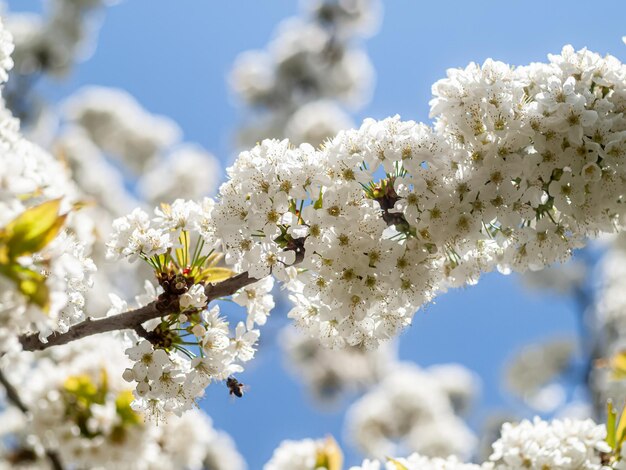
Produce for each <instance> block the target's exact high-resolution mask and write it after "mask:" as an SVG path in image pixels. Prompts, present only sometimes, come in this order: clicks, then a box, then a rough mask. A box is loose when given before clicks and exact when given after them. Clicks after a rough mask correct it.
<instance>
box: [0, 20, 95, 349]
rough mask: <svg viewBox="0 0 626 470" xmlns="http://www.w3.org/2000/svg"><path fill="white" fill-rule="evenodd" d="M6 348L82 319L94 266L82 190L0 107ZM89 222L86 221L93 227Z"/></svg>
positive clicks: (2, 341)
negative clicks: (80, 211) (84, 236)
mask: <svg viewBox="0 0 626 470" xmlns="http://www.w3.org/2000/svg"><path fill="white" fill-rule="evenodd" d="M12 50H13V43H12V39H11V36H10V34H8V32H7V31H6V30H5V29H4V28H3V27H2V26H1V25H0V67H2V69H1V70H2V72H1V73H0V76H1V78H3V79H6V77H7V72H8V70H9V69H10V67H11V66H12V65H13V62H12V60H11V57H10V54H11V52H12ZM0 108H1V109H0V121H1V122H2V125H1V126H0V183H1V184H0V252H1V253H2V254H1V255H0V284H1V285H2V288H1V291H2V292H1V294H0V353H4V352H6V351H8V350H11V349H15V348H17V347H18V345H17V339H16V335H18V334H23V333H28V332H33V331H35V332H39V333H40V336H41V337H42V338H45V337H47V336H49V335H50V334H51V333H52V332H53V331H66V330H67V329H68V328H69V326H70V325H71V324H73V323H76V322H77V321H79V320H81V319H82V318H83V317H84V313H83V307H84V295H85V292H86V290H87V289H88V288H89V286H90V285H91V275H92V273H93V272H94V271H95V265H94V264H93V262H92V260H91V259H90V258H89V256H88V255H89V247H88V246H86V245H85V244H83V243H82V240H80V238H79V237H77V232H78V229H77V227H78V226H79V225H81V224H80V223H78V222H76V217H75V214H72V213H71V212H72V211H73V208H74V205H75V204H76V203H77V202H78V197H79V194H78V192H77V190H76V188H75V186H74V185H73V184H72V182H71V180H70V179H69V175H68V174H67V172H66V171H65V169H64V168H63V166H62V165H61V164H60V163H59V162H58V161H56V160H55V159H54V158H53V157H52V156H51V155H49V154H48V153H46V152H45V151H43V150H42V149H41V148H39V147H38V146H36V145H34V144H32V143H31V142H29V141H27V140H26V139H25V138H24V137H23V136H22V134H21V133H20V126H19V122H18V120H17V119H15V118H13V117H12V116H11V114H10V112H9V111H8V110H7V109H6V108H5V107H4V103H3V104H2V106H0ZM89 226H90V224H89V223H87V224H86V225H85V226H83V227H84V228H85V229H87V230H88V229H89Z"/></svg>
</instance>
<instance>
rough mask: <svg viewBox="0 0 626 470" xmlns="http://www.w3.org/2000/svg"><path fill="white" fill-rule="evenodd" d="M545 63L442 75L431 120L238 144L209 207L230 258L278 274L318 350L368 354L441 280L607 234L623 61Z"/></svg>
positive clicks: (624, 145) (369, 123) (455, 282)
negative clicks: (309, 138) (365, 349)
mask: <svg viewBox="0 0 626 470" xmlns="http://www.w3.org/2000/svg"><path fill="white" fill-rule="evenodd" d="M549 58H550V62H549V63H547V64H542V63H536V64H531V65H530V66H525V67H518V68H512V67H510V66H508V65H506V64H503V63H501V62H496V61H493V60H487V61H486V62H485V63H484V64H483V65H482V66H478V65H476V64H471V65H470V66H468V67H467V68H466V69H462V70H460V69H454V70H450V71H449V72H448V78H446V79H443V80H440V81H439V82H437V83H436V84H435V85H434V86H433V92H434V95H435V98H434V99H433V100H432V102H431V115H432V116H433V117H434V118H435V124H434V126H433V127H429V126H426V125H424V124H418V123H415V122H412V121H408V122H403V121H401V120H400V119H399V118H398V117H394V118H389V119H386V120H383V121H380V122H377V121H374V120H371V119H368V120H366V121H365V122H364V124H363V125H362V126H361V128H360V129H358V130H352V131H345V132H340V133H339V134H338V135H337V137H335V138H334V139H333V140H331V141H330V142H328V143H327V144H325V145H324V147H323V148H321V149H319V150H314V149H313V148H312V147H311V146H309V145H306V144H303V145H301V146H300V147H297V148H293V147H291V146H290V145H289V144H288V142H287V141H282V142H279V141H272V140H267V141H264V142H262V143H261V144H259V145H258V146H257V147H255V148H254V149H252V150H250V151H246V152H242V153H241V154H240V156H239V158H238V159H237V161H236V162H235V164H234V166H233V167H231V168H230V169H229V170H228V174H229V181H227V182H226V183H225V184H224V185H222V187H221V188H220V196H219V203H218V204H217V205H216V207H215V210H214V211H213V218H214V221H215V225H216V236H217V237H218V238H220V239H221V240H222V243H223V247H224V251H225V253H226V255H227V257H226V261H227V262H228V263H230V264H232V265H233V266H234V267H235V270H239V269H241V270H247V271H248V272H249V273H250V275H252V276H254V277H261V276H264V275H267V274H269V273H270V272H271V273H272V274H274V275H275V276H276V277H278V278H279V279H280V280H282V281H285V282H287V283H288V284H287V286H288V289H289V290H290V291H291V292H292V298H293V299H294V301H295V303H296V307H295V308H294V309H293V310H292V311H291V313H290V316H291V317H292V318H294V319H295V321H296V323H297V324H298V325H300V326H302V327H303V328H305V329H306V330H308V332H309V333H310V334H311V335H313V336H316V337H319V338H320V339H321V341H322V342H323V343H324V344H327V345H331V346H343V345H345V344H350V345H358V344H362V345H366V346H370V347H373V346H376V345H377V344H378V343H379V341H380V340H384V339H388V338H390V337H392V336H393V335H394V334H395V333H396V332H397V331H398V330H399V329H400V328H402V327H403V326H405V325H407V324H409V323H410V321H411V318H412V316H413V314H414V312H415V311H416V310H417V309H418V308H419V307H420V306H421V305H423V304H424V303H426V302H429V301H430V300H432V299H433V298H434V296H435V295H437V294H438V293H440V292H442V291H445V290H446V289H447V288H449V287H454V286H461V285H464V284H468V283H469V284H472V283H475V282H477V280H478V278H479V276H480V274H481V273H482V272H485V271H489V270H492V269H495V268H498V269H499V270H500V271H502V272H505V273H506V272H510V271H511V270H516V271H524V270H527V269H539V268H541V267H543V266H546V265H548V264H550V263H553V262H555V261H559V260H563V259H566V258H567V257H568V256H569V255H570V253H571V251H572V249H574V248H576V247H579V246H581V245H582V244H583V243H584V241H585V239H586V238H587V237H593V236H596V235H597V234H598V233H600V232H611V231H615V230H616V229H618V228H619V227H620V226H621V225H622V217H623V215H622V211H621V208H622V204H621V200H622V197H623V188H624V184H623V182H624V173H623V168H624V165H623V161H622V160H623V155H624V150H625V149H626V139H625V134H624V132H625V131H626V120H624V118H623V109H624V100H623V97H624V95H625V93H626V88H625V85H624V83H625V82H624V77H625V75H626V67H624V66H623V65H622V64H621V63H620V62H619V61H617V59H615V58H613V57H611V56H607V57H604V58H603V57H600V56H599V55H597V54H595V53H592V52H589V51H587V50H581V51H578V52H576V51H574V50H573V49H572V48H571V47H569V46H568V47H565V48H564V49H563V51H562V53H561V54H560V55H551V56H550V57H549ZM296 262H297V263H298V264H297V267H296V266H294V263H296Z"/></svg>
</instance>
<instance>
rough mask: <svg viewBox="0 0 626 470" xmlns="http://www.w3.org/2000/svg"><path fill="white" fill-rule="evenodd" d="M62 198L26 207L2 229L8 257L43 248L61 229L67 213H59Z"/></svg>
mask: <svg viewBox="0 0 626 470" xmlns="http://www.w3.org/2000/svg"><path fill="white" fill-rule="evenodd" d="M60 206H61V200H60V199H53V200H51V201H46V202H44V203H42V204H39V205H38V206H34V207H31V208H29V209H26V210H25V211H24V212H22V213H21V214H20V215H18V216H17V217H16V218H15V219H13V220H12V221H11V222H9V224H8V225H7V226H6V227H4V229H3V230H2V235H1V236H0V240H1V241H2V242H3V244H6V246H7V247H8V258H9V259H11V260H14V259H16V258H17V257H19V256H25V255H31V254H33V253H36V252H38V251H41V250H43V249H44V248H45V247H46V245H48V243H50V242H51V241H52V240H53V239H54V238H55V237H56V236H57V235H58V234H59V232H60V231H61V229H62V228H63V225H64V224H65V218H66V217H67V216H66V215H59V208H60Z"/></svg>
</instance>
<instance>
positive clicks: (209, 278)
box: [196, 266, 233, 282]
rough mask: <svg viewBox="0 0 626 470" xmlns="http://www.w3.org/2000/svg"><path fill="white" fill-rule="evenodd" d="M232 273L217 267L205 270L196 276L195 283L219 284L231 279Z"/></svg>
mask: <svg viewBox="0 0 626 470" xmlns="http://www.w3.org/2000/svg"><path fill="white" fill-rule="evenodd" d="M232 275H233V271H232V270H230V269H228V268H220V267H218V266H215V267H212V268H206V269H203V270H202V271H200V273H199V274H198V279H196V281H197V282H221V281H225V280H226V279H228V278H229V277H232Z"/></svg>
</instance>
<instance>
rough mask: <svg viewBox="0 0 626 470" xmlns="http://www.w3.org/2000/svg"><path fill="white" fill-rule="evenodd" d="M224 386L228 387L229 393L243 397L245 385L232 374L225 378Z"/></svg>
mask: <svg viewBox="0 0 626 470" xmlns="http://www.w3.org/2000/svg"><path fill="white" fill-rule="evenodd" d="M226 386H227V387H228V390H229V392H228V394H229V395H235V396H236V397H238V398H241V397H243V391H244V388H245V385H244V384H242V383H241V382H239V381H238V380H237V379H236V378H235V377H233V376H232V375H231V376H230V377H228V378H227V379H226Z"/></svg>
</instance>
